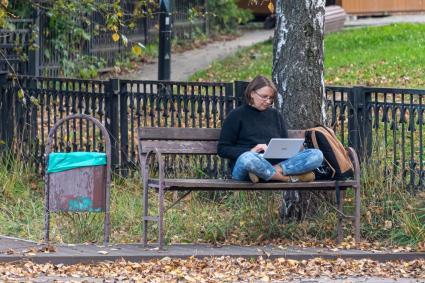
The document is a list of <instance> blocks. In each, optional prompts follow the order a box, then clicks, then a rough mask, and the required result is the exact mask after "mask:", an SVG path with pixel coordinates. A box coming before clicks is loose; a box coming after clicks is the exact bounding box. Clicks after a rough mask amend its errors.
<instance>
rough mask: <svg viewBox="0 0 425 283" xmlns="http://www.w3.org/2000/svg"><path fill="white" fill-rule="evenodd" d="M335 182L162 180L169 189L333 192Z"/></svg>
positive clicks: (154, 182) (151, 183)
mask: <svg viewBox="0 0 425 283" xmlns="http://www.w3.org/2000/svg"><path fill="white" fill-rule="evenodd" d="M335 183H336V182H335V181H316V182H297V183H284V182H267V183H256V184H254V183H251V182H243V181H235V180H230V179H164V185H165V187H166V188H170V189H178V188H181V189H190V188H194V189H214V190H229V189H234V190H267V189H271V190H288V189H294V190H302V189H306V190H311V189H317V190H320V189H327V188H328V189H333V190H335ZM148 184H149V186H151V187H155V188H156V187H159V179H149V182H148ZM338 184H339V187H340V188H341V189H343V188H347V187H352V186H354V185H356V181H354V180H348V181H339V183H338Z"/></svg>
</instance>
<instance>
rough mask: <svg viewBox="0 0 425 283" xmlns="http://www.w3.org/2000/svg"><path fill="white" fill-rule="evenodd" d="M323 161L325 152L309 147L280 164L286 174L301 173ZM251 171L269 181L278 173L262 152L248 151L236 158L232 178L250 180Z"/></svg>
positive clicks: (310, 169) (312, 168) (314, 167)
mask: <svg viewBox="0 0 425 283" xmlns="http://www.w3.org/2000/svg"><path fill="white" fill-rule="evenodd" d="M322 161H323V153H322V152H321V151H320V150H318V149H311V148H308V149H304V150H303V151H301V152H299V153H297V154H296V155H295V156H293V157H291V158H288V159H285V160H283V161H281V162H279V163H278V164H279V165H280V166H281V167H282V169H283V173H284V175H299V174H302V173H306V172H309V171H312V170H314V169H316V168H317V167H319V166H320V165H321V164H322ZM249 172H251V173H254V174H255V175H257V176H258V177H260V178H261V179H263V180H265V181H269V180H270V179H271V177H272V176H273V175H274V174H275V173H276V169H275V168H274V167H273V165H272V164H271V163H270V162H269V161H267V160H266V159H265V158H264V157H263V154H262V153H256V152H251V151H247V152H244V153H243V154H241V155H240V156H239V157H238V159H237V160H236V163H235V166H234V167H233V171H232V178H233V179H235V180H239V181H248V180H249V177H248V173H249Z"/></svg>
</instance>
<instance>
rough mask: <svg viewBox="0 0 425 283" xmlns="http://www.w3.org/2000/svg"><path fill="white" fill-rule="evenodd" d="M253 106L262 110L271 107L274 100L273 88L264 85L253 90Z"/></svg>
mask: <svg viewBox="0 0 425 283" xmlns="http://www.w3.org/2000/svg"><path fill="white" fill-rule="evenodd" d="M251 101H252V104H251V106H253V107H255V108H257V109H258V110H260V111H264V110H266V109H267V108H269V107H270V106H271V105H272V104H273V101H274V93H273V89H272V88H271V87H269V86H264V87H262V88H260V89H257V90H254V91H252V92H251Z"/></svg>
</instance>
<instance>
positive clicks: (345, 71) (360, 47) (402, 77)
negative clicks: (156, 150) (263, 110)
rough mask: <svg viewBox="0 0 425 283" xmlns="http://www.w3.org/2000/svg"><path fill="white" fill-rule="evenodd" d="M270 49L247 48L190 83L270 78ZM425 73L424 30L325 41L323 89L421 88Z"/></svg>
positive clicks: (415, 27) (371, 30)
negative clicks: (258, 76) (352, 87)
mask: <svg viewBox="0 0 425 283" xmlns="http://www.w3.org/2000/svg"><path fill="white" fill-rule="evenodd" d="M272 49H273V47H272V43H271V42H270V41H269V42H266V43H262V44H258V45H255V46H253V47H249V48H245V49H243V50H241V51H239V52H238V53H237V54H236V55H235V56H231V57H228V58H226V59H224V60H222V61H219V62H216V63H213V64H212V66H210V67H209V68H208V69H206V70H202V71H199V72H197V73H195V74H194V75H193V76H192V77H191V80H202V81H233V80H250V79H252V78H254V77H255V76H256V75H257V74H264V75H266V76H269V77H270V76H271V62H272V52H273V50H272ZM229 66H232V67H231V68H229ZM424 73H425V24H394V25H389V26H383V27H367V28H359V29H351V30H346V31H342V32H338V33H333V34H328V35H326V36H325V82H326V84H327V85H368V86H389V87H412V88H423V87H424V82H425V77H424V76H423V74H424Z"/></svg>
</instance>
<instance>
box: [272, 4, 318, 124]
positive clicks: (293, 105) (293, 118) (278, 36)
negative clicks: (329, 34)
mask: <svg viewBox="0 0 425 283" xmlns="http://www.w3.org/2000/svg"><path fill="white" fill-rule="evenodd" d="M324 21H325V1H324V0H277V1H276V29H275V34H274V44H273V49H274V50H273V54H274V56H273V70H272V76H273V81H274V82H275V83H276V85H277V87H278V101H277V108H278V109H279V110H280V112H281V113H282V114H283V116H284V119H285V121H286V123H287V126H288V128H289V129H305V128H309V127H313V126H315V125H317V124H321V123H323V119H324V116H325V113H324V79H323V33H324Z"/></svg>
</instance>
